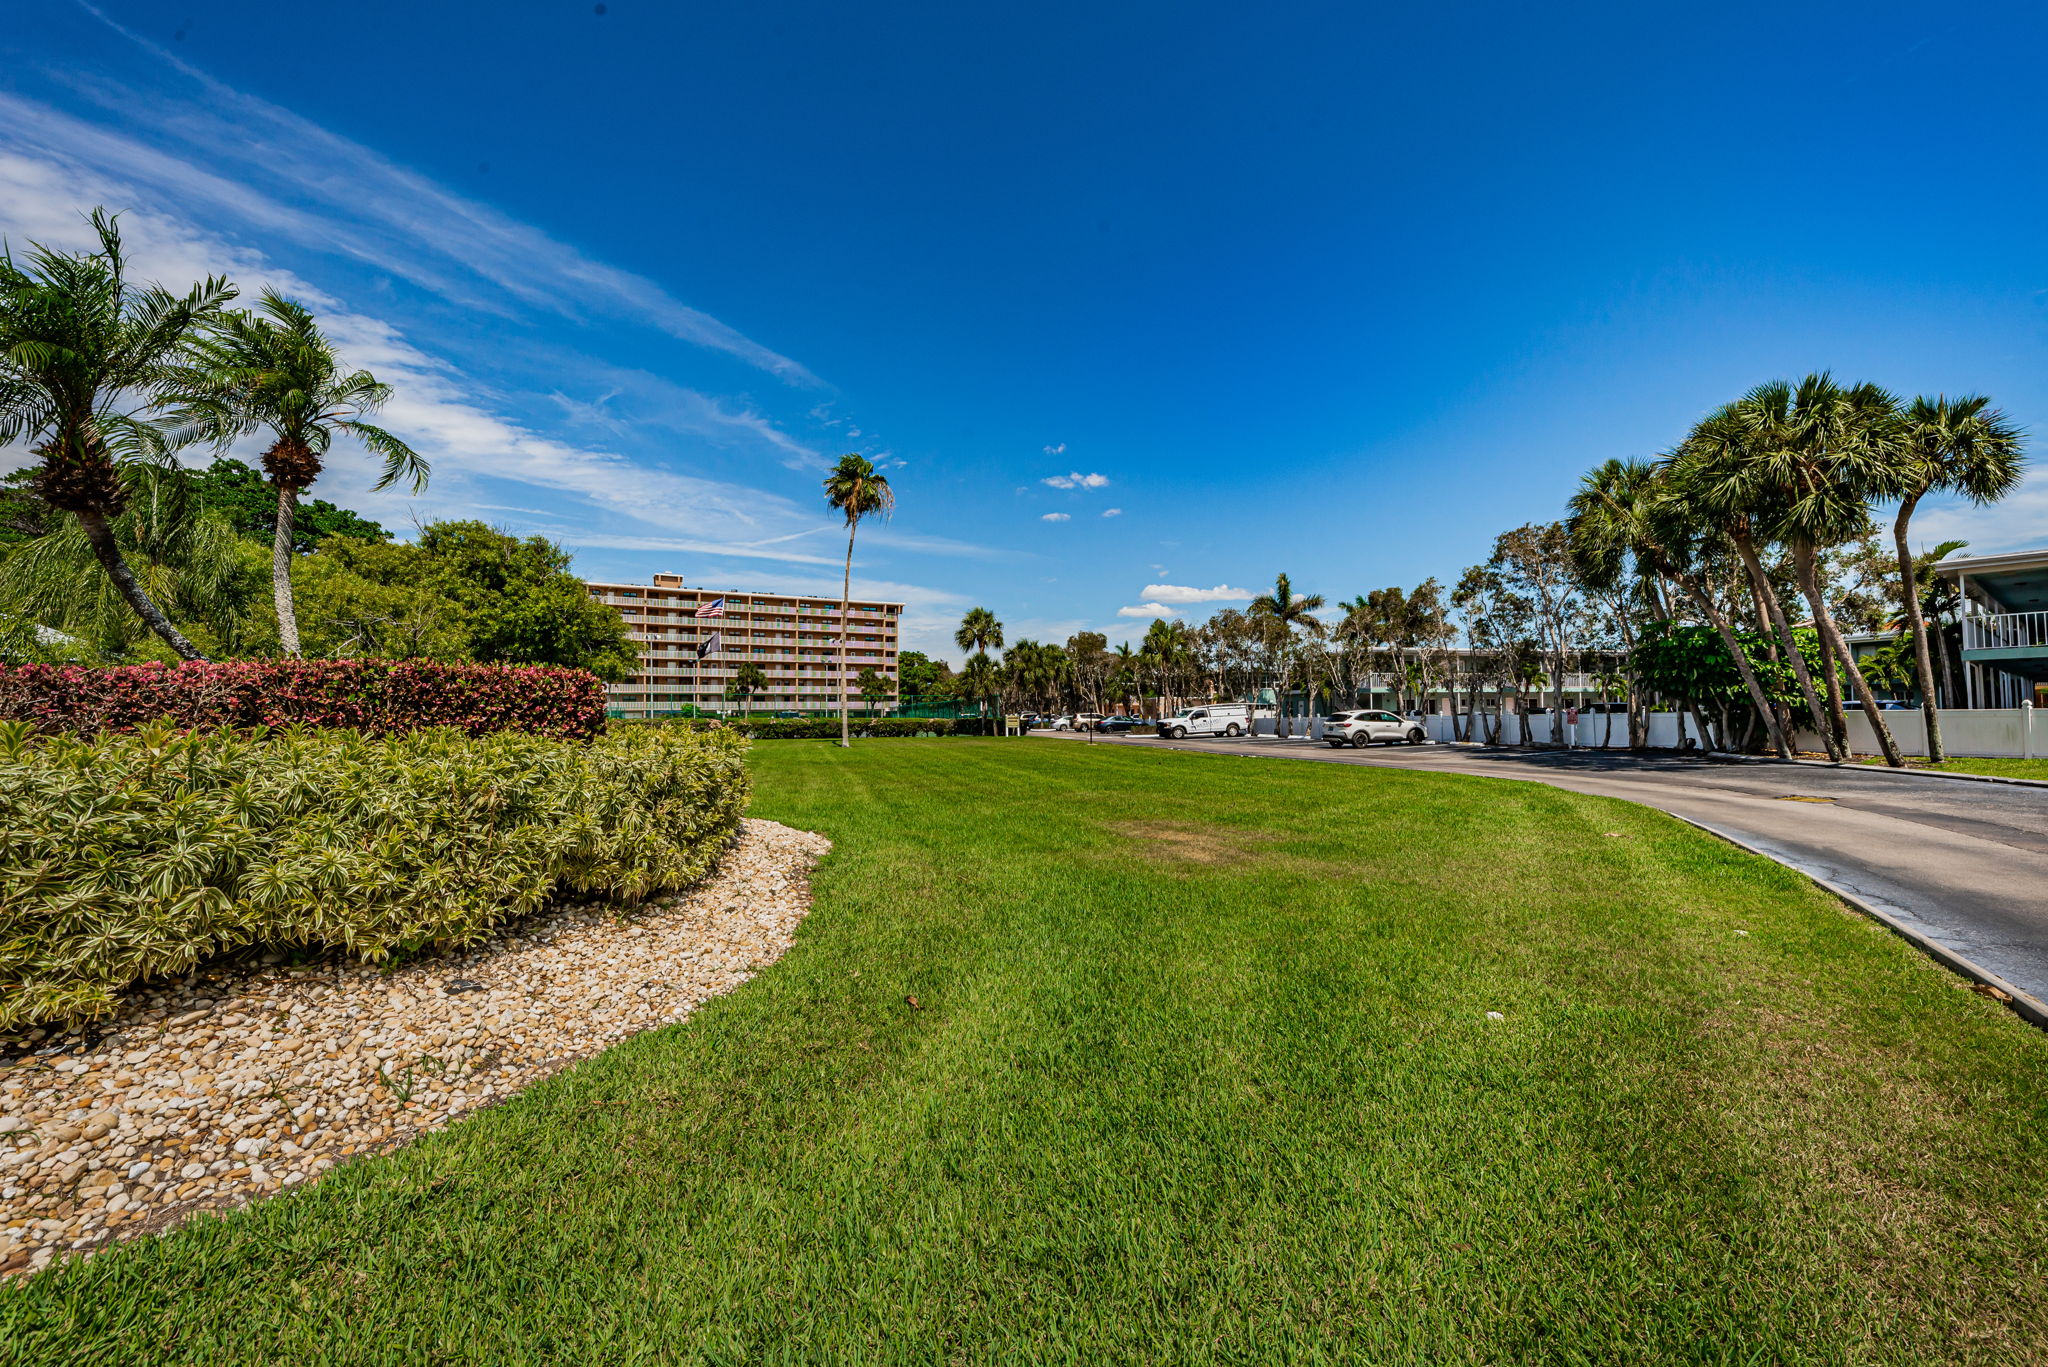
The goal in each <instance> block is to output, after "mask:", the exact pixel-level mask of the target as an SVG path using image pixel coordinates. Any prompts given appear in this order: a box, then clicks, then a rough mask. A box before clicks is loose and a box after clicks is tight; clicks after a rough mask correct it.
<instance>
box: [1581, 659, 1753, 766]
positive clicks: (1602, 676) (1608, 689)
mask: <svg viewBox="0 0 2048 1367" xmlns="http://www.w3.org/2000/svg"><path fill="white" fill-rule="evenodd" d="M1634 685H1635V681H1634V680H1633V679H1631V678H1629V676H1628V675H1626V674H1624V673H1622V672H1621V671H1620V670H1616V669H1607V670H1602V671H1601V672H1600V673H1598V674H1595V675H1594V676H1593V686H1594V687H1595V688H1597V689H1599V690H1600V691H1601V692H1602V693H1605V694H1607V695H1608V700H1609V701H1608V705H1607V706H1606V707H1605V708H1604V711H1605V712H1606V714H1607V725H1606V727H1605V728H1604V729H1603V731H1602V733H1601V736H1600V748H1601V749H1603V750H1605V749H1607V748H1608V747H1609V746H1611V745H1613V744H1614V707H1613V703H1612V699H1613V697H1614V695H1615V694H1617V693H1619V694H1620V695H1621V697H1622V699H1623V701H1624V702H1626V701H1627V698H1628V694H1629V690H1630V689H1631V688H1632V687H1634ZM1764 715H1765V716H1766V717H1769V718H1772V719H1773V720H1775V717H1776V714H1775V713H1769V712H1767V713H1765V714H1764Z"/></svg>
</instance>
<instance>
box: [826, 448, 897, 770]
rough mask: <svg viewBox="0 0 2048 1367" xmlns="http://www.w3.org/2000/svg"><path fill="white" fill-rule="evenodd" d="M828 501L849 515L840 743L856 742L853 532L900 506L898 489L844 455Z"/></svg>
mask: <svg viewBox="0 0 2048 1367" xmlns="http://www.w3.org/2000/svg"><path fill="white" fill-rule="evenodd" d="M825 502H826V503H827V504H828V505H830V506H831V507H834V508H837V509H838V510H839V511H840V512H841V513H843V514H845V516H846V576H845V578H844V579H843V580H842V581H841V583H840V588H839V683H838V692H839V744H840V746H841V747H842V748H846V749H850V748H852V746H853V736H852V731H851V728H850V727H849V726H848V725H847V720H846V637H847V631H848V624H847V617H848V616H849V610H850V609H851V607H852V605H853V534H854V532H855V531H856V530H858V529H859V527H860V520H861V519H862V518H863V517H866V516H867V515H868V514H869V513H880V514H881V515H882V516H883V517H887V516H888V515H889V514H890V513H891V512H893V511H894V510H895V508H896V492H895V490H893V489H891V488H890V487H889V481H888V480H887V479H885V478H883V477H882V476H881V475H879V474H877V473H875V467H874V466H873V465H871V464H870V463H869V462H868V460H867V458H866V457H865V456H856V455H844V456H841V457H840V458H839V464H837V465H835V466H833V467H832V473H831V474H829V475H827V476H825Z"/></svg>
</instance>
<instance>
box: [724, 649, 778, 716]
mask: <svg viewBox="0 0 2048 1367" xmlns="http://www.w3.org/2000/svg"><path fill="white" fill-rule="evenodd" d="M767 686H768V676H767V675H766V674H765V673H763V672H762V670H761V666H759V665H757V664H755V663H754V662H753V661H752V660H747V661H745V662H744V663H742V664H741V665H740V667H739V668H738V669H735V670H734V671H733V672H732V682H731V683H729V684H727V685H726V686H725V696H726V697H727V699H729V700H731V701H733V702H737V703H738V704H739V705H740V710H741V712H742V713H743V714H745V715H747V716H752V715H753V713H752V712H751V711H750V710H749V709H748V706H747V704H748V702H749V700H751V699H752V698H753V696H754V695H755V694H756V693H759V692H760V691H761V690H762V689H764V688H766V687H767Z"/></svg>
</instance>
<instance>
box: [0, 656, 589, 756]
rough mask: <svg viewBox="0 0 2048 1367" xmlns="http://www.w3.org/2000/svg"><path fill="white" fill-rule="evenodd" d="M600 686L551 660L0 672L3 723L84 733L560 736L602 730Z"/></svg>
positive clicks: (580, 736) (14, 668) (191, 664)
mask: <svg viewBox="0 0 2048 1367" xmlns="http://www.w3.org/2000/svg"><path fill="white" fill-rule="evenodd" d="M604 707H605V701H604V684H603V683H602V682H601V681H599V679H598V677H597V676H596V675H595V674H591V673H588V672H586V671H584V670H581V669H561V668H557V667H555V666H552V665H483V664H438V663H435V662H433V661H430V660H249V661H234V662H228V663H221V664H209V663H200V662H197V661H187V662H185V663H182V664H175V665H161V664H146V665H116V666H113V667H111V668H94V667H91V666H86V665H6V666H0V720H4V721H25V722H29V723H31V724H33V725H34V726H35V727H36V728H37V729H38V730H40V731H44V732H49V733H67V734H70V735H81V736H89V735H93V734H95V733H97V732H100V731H131V730H133V729H135V728H136V727H138V726H142V725H145V724H146V723H148V722H152V721H155V720H156V719H157V718H159V717H168V718H169V719H170V720H171V722H172V724H173V725H176V726H178V727H181V728H186V729H191V730H215V729H220V728H246V727H252V726H292V725H298V726H320V727H329V726H346V727H351V728H353V729H355V730H358V731H364V732H369V733H373V734H383V735H399V734H404V733H407V732H411V731H418V730H421V729H423V728H426V727H430V726H453V727H459V728H460V729H462V730H464V731H467V732H468V733H469V734H470V735H473V736H481V735H487V734H489V733H491V732H496V731H523V732H527V733H530V734H533V735H539V736H553V737H556V738H557V739H562V740H588V739H589V738H591V737H592V736H596V735H598V734H600V733H602V732H603V730H604V725H605V720H604Z"/></svg>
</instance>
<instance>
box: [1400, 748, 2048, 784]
mask: <svg viewBox="0 0 2048 1367" xmlns="http://www.w3.org/2000/svg"><path fill="white" fill-rule="evenodd" d="M1430 743H1431V744H1433V745H1456V746H1461V747H1463V748H1465V749H1468V750H1513V749H1516V748H1518V747H1516V746H1512V745H1487V744H1485V743H1483V742H1481V741H1475V740H1439V741H1432V742H1430ZM1532 748H1533V749H1535V750H1539V751H1544V752H1548V753H1555V754H1560V755H1563V754H1574V755H1576V754H1588V755H1598V754H1604V753H1605V752H1606V750H1607V749H1608V748H1609V747H1606V746H1599V745H1594V746H1579V747H1575V748H1574V749H1571V750H1562V749H1559V748H1558V747H1556V746H1534V747H1532ZM1619 753H1621V754H1630V755H1632V754H1637V753H1640V752H1638V751H1634V750H1620V751H1619ZM1653 753H1656V754H1660V755H1662V754H1669V755H1673V756H1682V757H1686V758H1691V759H1699V760H1707V761H1719V762H1721V763H1724V764H1793V765H1802V766H1804V767H1806V768H1808V769H1833V770H1836V771H1838V772H1840V773H1845V774H1884V775H1886V776H1888V777H1892V778H1939V779H1947V780H1948V781H1949V782H1951V783H1954V782H1962V783H2004V784H2008V785H2010V786H2012V787H2015V788H2048V779H2040V778H2007V777H2006V776H2005V775H2003V774H1951V773H1948V772H1946V771H1944V770H1940V769H1894V768H1892V767H1891V766H1890V765H1888V764H1885V765H1878V764H1837V763H1835V762H1834V761H1833V760H1826V759H1779V758H1778V757H1777V756H1776V755H1737V754H1732V753H1730V752H1729V751H1726V750H1691V751H1684V750H1658V751H1654V752H1653Z"/></svg>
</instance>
